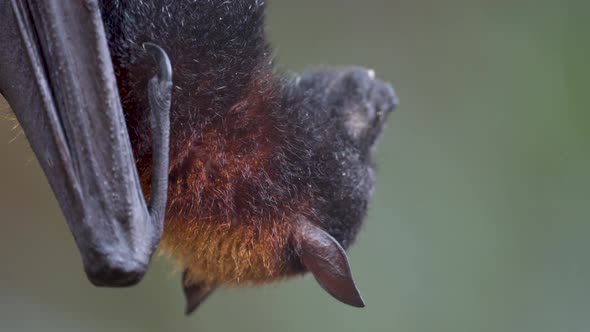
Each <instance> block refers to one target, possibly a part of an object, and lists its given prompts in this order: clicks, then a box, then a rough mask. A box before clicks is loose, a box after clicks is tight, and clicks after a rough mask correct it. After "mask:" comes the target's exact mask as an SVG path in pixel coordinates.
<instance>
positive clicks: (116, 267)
mask: <svg viewBox="0 0 590 332" xmlns="http://www.w3.org/2000/svg"><path fill="white" fill-rule="evenodd" d="M0 17H1V18H2V19H1V20H0V43H2V48H0V93H2V94H3V95H4V97H5V98H6V100H7V101H8V103H9V105H10V106H11V108H12V109H13V111H14V113H15V114H16V116H17V118H18V120H19V122H20V124H21V126H22V128H23V130H24V132H25V134H26V136H27V138H28V140H29V143H30V144H31V147H32V149H33V151H34V152H35V154H36V156H37V159H38V160H39V163H40V164H41V167H42V168H43V170H44V172H45V174H46V176H47V178H48V180H49V183H50V184H51V187H52V189H53V191H54V193H55V195H56V198H57V199H58V201H59V203H60V206H61V208H62V211H63V213H64V215H65V217H66V219H67V221H68V225H69V226H70V229H71V231H72V233H73V235H74V238H75V239H76V243H77V245H78V247H79V249H80V252H81V254H82V259H83V261H84V265H85V268H86V271H87V273H88V275H89V277H90V278H91V280H92V281H93V282H95V283H96V284H101V285H109V286H120V285H126V284H131V283H134V282H136V281H137V280H139V278H140V277H141V275H143V272H145V269H146V268H147V264H148V262H149V259H150V257H151V254H152V252H153V250H154V247H155V245H156V244H157V243H158V241H159V238H160V235H161V227H162V220H161V218H151V215H150V212H149V211H148V209H147V206H146V204H145V201H144V199H143V195H142V193H141V188H140V186H139V181H138V178H137V172H136V168H135V164H134V160H133V155H132V152H131V147H130V143H129V138H128V134H127V129H126V127H125V122H124V117H123V113H122V110H121V105H120V102H119V96H118V92H117V86H116V81H115V76H114V72H113V68H112V64H111V60H110V54H109V50H108V47H107V42H106V38H105V36H104V27H103V23H102V20H101V16H100V10H99V7H98V1H96V0H86V1H33V0H30V1H26V0H9V1H3V2H2V3H0ZM146 93H147V86H146ZM164 190H165V189H164ZM164 198H165V195H164ZM159 217H160V216H159ZM161 217H163V216H161ZM154 219H159V220H154Z"/></svg>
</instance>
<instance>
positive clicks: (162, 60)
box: [142, 42, 172, 82]
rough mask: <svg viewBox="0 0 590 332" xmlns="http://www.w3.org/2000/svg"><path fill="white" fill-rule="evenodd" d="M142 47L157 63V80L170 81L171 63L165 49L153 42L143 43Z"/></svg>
mask: <svg viewBox="0 0 590 332" xmlns="http://www.w3.org/2000/svg"><path fill="white" fill-rule="evenodd" d="M142 46H143V49H144V50H145V51H146V52H147V53H149V54H150V55H151V56H152V57H153V58H154V60H155V61H156V63H157V64H158V74H157V77H158V80H159V81H165V82H170V81H172V64H171V63H170V58H168V54H166V51H164V49H162V48H161V47H160V46H158V45H156V44H154V43H149V42H146V43H143V45H142Z"/></svg>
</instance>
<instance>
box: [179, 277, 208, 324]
mask: <svg viewBox="0 0 590 332" xmlns="http://www.w3.org/2000/svg"><path fill="white" fill-rule="evenodd" d="M215 288H216V287H215V285H210V284H207V283H205V282H196V283H195V282H193V281H191V280H190V279H189V277H188V270H185V271H184V272H183V273H182V289H183V291H184V296H185V297H186V309H185V313H186V315H190V314H192V313H193V312H194V311H195V310H197V308H198V307H199V305H201V303H203V301H205V300H206V299H207V298H208V297H209V295H211V293H213V291H214V290H215Z"/></svg>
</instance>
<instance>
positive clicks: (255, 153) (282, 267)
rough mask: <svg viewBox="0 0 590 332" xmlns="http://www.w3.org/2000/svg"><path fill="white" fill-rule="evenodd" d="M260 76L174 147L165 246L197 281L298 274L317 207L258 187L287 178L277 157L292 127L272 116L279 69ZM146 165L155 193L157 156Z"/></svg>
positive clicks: (144, 176)
mask: <svg viewBox="0 0 590 332" xmlns="http://www.w3.org/2000/svg"><path fill="white" fill-rule="evenodd" d="M257 73H258V74H257V75H256V76H255V78H254V79H253V80H252V81H251V82H250V86H249V87H248V89H245V91H248V94H247V95H245V96H243V98H241V99H240V100H239V101H238V102H237V103H235V104H234V105H233V106H232V107H231V108H230V109H229V110H228V111H226V112H220V113H218V114H215V115H214V116H212V117H211V121H210V123H208V124H207V125H205V126H204V127H202V130H195V131H193V132H191V133H190V134H189V135H186V134H184V135H179V136H181V137H188V139H186V140H185V141H183V142H181V144H177V143H176V142H175V144H173V145H172V146H174V147H177V148H176V149H173V151H171V160H170V171H169V174H170V177H169V178H170V183H169V190H168V206H167V211H166V221H165V227H164V235H163V239H162V242H161V245H160V246H161V249H162V250H163V251H164V252H166V253H168V254H170V255H173V256H174V257H175V258H176V259H177V261H178V262H179V264H180V265H181V267H182V268H183V269H188V271H189V280H191V281H195V282H197V281H205V282H207V283H208V284H221V283H223V284H226V285H238V284H244V283H260V282H266V281H271V280H273V279H276V278H277V277H280V276H283V275H288V274H290V273H292V272H297V271H295V270H296V269H295V268H294V266H293V264H292V259H293V258H292V256H293V253H292V252H291V251H292V249H291V246H289V241H290V240H291V238H292V234H293V227H294V225H296V223H297V220H295V219H296V218H298V216H299V215H301V212H302V211H309V212H311V211H310V209H311V208H309V199H310V197H309V196H307V195H302V196H301V197H295V199H289V200H288V201H287V200H286V201H280V202H274V203H273V204H260V203H259V201H260V197H258V196H259V193H258V191H257V187H258V188H259V187H260V186H269V185H272V184H273V182H274V181H276V180H277V178H278V177H279V176H280V172H281V170H280V169H278V168H279V166H277V165H274V164H273V163H271V162H270V157H271V156H272V155H273V154H275V153H277V151H276V149H280V147H281V142H283V141H284V140H285V137H284V135H285V133H284V132H283V131H282V130H281V128H282V127H283V126H284V124H281V123H276V121H277V117H272V116H269V112H272V111H273V107H274V106H275V105H276V104H277V100H276V99H277V97H278V93H277V91H275V90H274V88H273V87H274V86H277V85H276V84H275V83H276V82H274V78H273V77H272V73H271V72H270V69H265V70H260V71H258V72H257ZM211 112H214V111H211ZM172 130H174V128H172ZM173 135H174V132H173ZM138 169H139V172H140V177H141V180H142V184H143V186H144V191H145V192H146V193H148V195H149V184H150V176H151V161H150V160H149V158H146V159H140V160H139V161H138ZM304 196H305V197H304ZM294 211H297V212H298V213H297V214H295V212H294ZM295 266H297V264H295Z"/></svg>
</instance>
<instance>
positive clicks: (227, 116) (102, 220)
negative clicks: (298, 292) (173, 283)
mask: <svg viewBox="0 0 590 332" xmlns="http://www.w3.org/2000/svg"><path fill="white" fill-rule="evenodd" d="M264 11H265V4H264V2H263V1H260V0H239V1H210V0H197V1H163V0H144V1H119V0H103V1H96V0H84V1H64V2H60V1H33V0H29V1H26V0H11V1H5V2H4V3H3V4H1V5H0V15H2V17H3V18H4V20H3V21H2V22H1V23H0V40H1V41H2V42H3V46H4V48H3V50H1V51H0V92H1V93H2V94H3V95H4V96H5V97H6V99H7V100H8V102H9V104H10V105H11V107H12V109H13V110H14V112H15V113H16V115H17V118H18V120H19V122H20V123H21V125H22V127H23V130H24V132H25V134H26V136H27V138H28V139H29V142H30V143H31V146H32V148H33V151H34V152H35V154H36V155H37V158H38V160H39V162H40V164H41V166H42V167H43V169H44V171H45V174H46V175H47V178H48V179H49V182H50V184H51V186H52V188H53V190H54V193H55V195H56V197H57V199H58V201H59V203H60V205H61V208H62V211H63V213H64V215H65V216H66V220H67V221H68V225H69V227H70V229H71V231H72V233H73V234H74V238H75V240H76V243H77V244H78V248H79V249H80V252H81V255H82V260H83V263H84V267H85V270H86V272H87V274H88V277H89V279H90V281H91V282H93V283H94V284H96V285H99V286H128V285H132V284H135V283H137V282H138V281H139V280H140V279H141V277H142V276H143V274H144V273H145V271H146V269H147V266H148V264H149V260H150V257H151V255H152V253H153V251H154V250H155V247H156V246H157V245H158V243H159V246H160V249H161V250H163V251H164V252H167V253H169V254H170V255H171V256H173V257H174V258H175V259H176V260H177V262H178V264H179V266H181V268H182V269H183V271H184V272H183V278H182V285H183V289H184V293H185V296H186V300H187V306H186V312H187V313H190V312H192V311H194V310H195V309H196V308H197V307H198V306H199V304H200V303H201V302H202V301H203V300H205V299H206V298H207V297H208V296H209V295H210V294H211V293H212V292H213V291H214V290H215V289H216V288H218V287H222V286H243V285H256V284H262V283H267V282H271V281H274V280H278V279H281V278H284V277H288V276H293V275H299V274H302V273H305V272H308V271H309V272H311V273H312V274H313V275H314V277H315V279H316V280H317V281H318V282H319V284H320V285H321V287H323V288H324V289H325V290H326V291H327V292H328V293H330V294H331V295H332V296H334V297H335V298H336V299H338V300H340V301H342V302H344V303H347V304H350V305H352V306H356V307H363V306H364V302H363V300H362V298H361V296H360V293H359V291H358V290H357V288H356V286H355V283H354V281H353V278H352V273H351V269H350V266H349V263H348V259H347V256H346V253H345V251H344V249H346V248H348V247H349V246H350V245H351V243H352V242H353V241H354V239H355V237H356V235H357V233H358V231H359V229H360V226H361V224H362V221H363V220H364V218H365V215H366V211H367V207H368V203H369V200H370V197H371V195H372V192H373V188H374V183H375V171H374V162H373V153H374V148H375V143H376V141H377V139H378V137H379V136H380V133H381V131H382V129H383V127H384V124H385V122H386V119H387V117H388V114H389V113H390V111H391V110H393V108H394V107H395V106H396V105H397V97H396V96H395V94H394V91H393V89H392V88H391V86H390V85H389V84H387V83H385V82H383V81H380V80H379V79H377V78H375V74H374V72H373V71H371V70H367V69H365V68H361V67H341V68H323V69H317V70H312V71H308V72H305V73H303V74H301V75H297V76H287V75H284V74H278V73H276V72H275V71H274V70H273V57H272V55H271V54H272V52H271V49H270V46H269V44H268V42H267V39H266V35H265V23H264ZM154 59H155V62H154ZM154 73H155V74H154ZM172 74H173V77H172ZM172 82H173V83H172ZM144 197H145V198H144ZM148 198H149V199H148ZM146 199H147V200H148V202H149V203H145V201H146ZM164 212H165V214H164ZM164 215H165V218H164ZM160 239H161V241H160Z"/></svg>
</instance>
